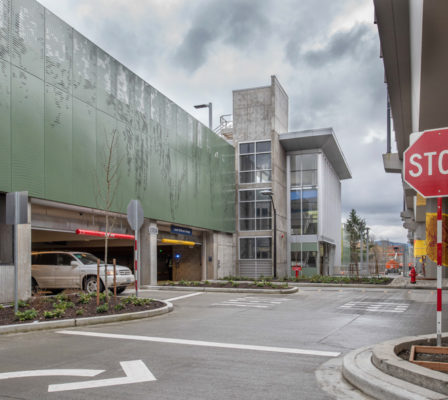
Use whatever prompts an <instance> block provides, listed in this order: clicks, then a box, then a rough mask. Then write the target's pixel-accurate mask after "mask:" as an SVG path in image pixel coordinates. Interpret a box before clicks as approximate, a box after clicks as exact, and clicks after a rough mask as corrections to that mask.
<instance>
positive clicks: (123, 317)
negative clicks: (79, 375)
mask: <svg viewBox="0 0 448 400" xmlns="http://www.w3.org/2000/svg"><path fill="white" fill-rule="evenodd" d="M157 301H160V302H162V303H165V306H164V307H161V308H157V309H155V310H145V311H138V312H135V313H125V314H114V315H104V316H101V317H100V316H98V317H86V318H74V319H63V320H59V321H45V322H37V321H36V322H31V323H26V324H15V325H5V326H0V335H5V334H9V333H25V332H33V331H41V330H46V329H59V328H72V327H77V326H87V325H96V324H106V323H111V322H117V321H130V320H133V319H141V318H149V317H155V316H157V315H162V314H167V313H169V312H171V311H173V304H172V303H170V302H168V301H163V300H157Z"/></svg>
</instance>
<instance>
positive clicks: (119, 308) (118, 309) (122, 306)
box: [114, 303, 124, 311]
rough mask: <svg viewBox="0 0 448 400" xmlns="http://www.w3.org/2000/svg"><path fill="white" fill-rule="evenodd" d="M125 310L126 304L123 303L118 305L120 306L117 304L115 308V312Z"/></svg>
mask: <svg viewBox="0 0 448 400" xmlns="http://www.w3.org/2000/svg"><path fill="white" fill-rule="evenodd" d="M123 308H124V304H122V303H118V304H116V305H115V307H114V309H115V311H120V310H122V309H123Z"/></svg>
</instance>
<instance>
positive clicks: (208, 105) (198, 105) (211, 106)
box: [193, 103, 213, 130]
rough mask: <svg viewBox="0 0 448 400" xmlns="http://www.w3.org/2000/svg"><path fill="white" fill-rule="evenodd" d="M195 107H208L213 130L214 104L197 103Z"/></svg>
mask: <svg viewBox="0 0 448 400" xmlns="http://www.w3.org/2000/svg"><path fill="white" fill-rule="evenodd" d="M193 107H194V108H208V127H209V128H210V129H211V130H213V105H212V103H208V104H197V105H195V106H193Z"/></svg>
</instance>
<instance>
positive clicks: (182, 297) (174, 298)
mask: <svg viewBox="0 0 448 400" xmlns="http://www.w3.org/2000/svg"><path fill="white" fill-rule="evenodd" d="M198 294H204V292H194V293H190V294H186V295H184V296H178V297H172V298H171V299H166V301H174V300H180V299H186V298H187V297H193V296H197V295H198Z"/></svg>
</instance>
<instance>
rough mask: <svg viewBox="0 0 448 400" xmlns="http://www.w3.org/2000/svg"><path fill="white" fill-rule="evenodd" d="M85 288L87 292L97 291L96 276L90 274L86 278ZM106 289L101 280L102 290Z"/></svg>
mask: <svg viewBox="0 0 448 400" xmlns="http://www.w3.org/2000/svg"><path fill="white" fill-rule="evenodd" d="M84 290H85V291H86V292H87V293H95V292H96V276H89V277H88V278H87V279H86V283H85V284H84ZM103 290H104V286H103V283H102V282H101V281H100V292H102V291H103Z"/></svg>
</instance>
